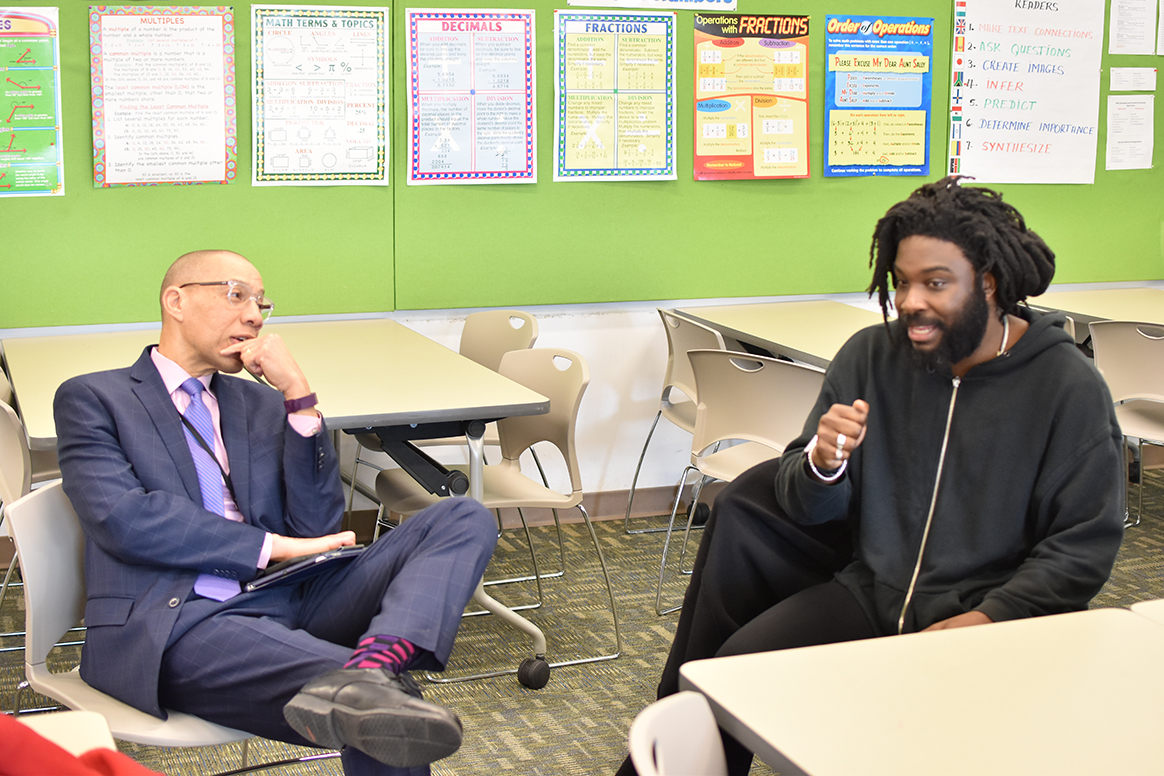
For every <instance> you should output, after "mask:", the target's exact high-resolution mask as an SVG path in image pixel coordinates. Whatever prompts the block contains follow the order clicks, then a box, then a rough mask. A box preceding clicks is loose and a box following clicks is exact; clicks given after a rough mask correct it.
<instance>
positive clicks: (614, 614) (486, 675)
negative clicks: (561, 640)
mask: <svg viewBox="0 0 1164 776" xmlns="http://www.w3.org/2000/svg"><path fill="white" fill-rule="evenodd" d="M578 511H579V512H581V513H582V520H583V522H584V523H585V524H586V530H587V531H588V532H589V533H590V540H591V542H593V543H594V552H595V553H596V554H597V555H598V565H599V567H600V568H601V569H602V578H603V580H604V581H605V583H606V595H607V599H608V600H609V602H610V614H611V619H612V622H613V624H614V652H610V653H607V654H604V655H594V656H591V657H583V658H575V659H573V660H561V661H558V662H555V663H546V662H545V659H544V658H545V655H544V654H542V655H536V657H535V658H533V659H531V658H527V659H526V660H525V661H523V663H522V666H525V664H526V663H528V662H530V661H531V660H534V659H536V660H540V661H541V662H542V663H543V664H544V666H546V667H549V668H562V667H565V666H575V665H582V664H584V663H599V662H604V661H607V660H614V659H616V658H618V657H620V656H621V655H622V627H621V625H620V624H619V619H618V606H617V604H616V603H615V600H614V587H613V586H612V585H611V582H610V570H609V569H608V568H607V566H606V556H604V555H603V554H602V545H601V544H600V543H599V541H598V534H597V533H596V532H595V531H594V524H593V523H592V522H591V521H590V515H589V514H587V512H586V509H585V508H584V507H583V506H582V505H581V504H579V505H578ZM509 674H517V675H518V678H519V680H520V681H522V684H524V685H525V686H526V687H530V688H531V689H541V688H542V687H544V686H545V681H543V682H541V683H540V684H536V685H531V684H527V683H526V681H525V680H524V679H522V678H521V677H522V668H510V669H502V670H499V671H486V672H482V673H477V674H472V675H469V676H438V675H435V674H425V679H427V680H428V681H430V682H432V683H434V684H454V683H457V682H468V681H471V680H475V679H490V678H493V677H497V676H507V675H509ZM547 676H548V675H547ZM547 681H548V679H547Z"/></svg>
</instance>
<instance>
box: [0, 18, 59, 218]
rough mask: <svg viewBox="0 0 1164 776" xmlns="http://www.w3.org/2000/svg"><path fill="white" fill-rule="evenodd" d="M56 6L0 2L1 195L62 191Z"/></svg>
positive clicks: (43, 194) (32, 195) (49, 194)
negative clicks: (2, 4)
mask: <svg viewBox="0 0 1164 776" xmlns="http://www.w3.org/2000/svg"><path fill="white" fill-rule="evenodd" d="M57 29H58V25H57V9H56V8H0V77H3V84H2V87H0V88H2V91H0V94H3V95H4V103H3V105H2V106H0V118H2V119H3V121H0V196H13V197H36V196H52V195H57V196H60V195H62V194H64V193H65V175H64V146H62V145H61V68H60V61H61V58H60V48H59V46H58V37H57Z"/></svg>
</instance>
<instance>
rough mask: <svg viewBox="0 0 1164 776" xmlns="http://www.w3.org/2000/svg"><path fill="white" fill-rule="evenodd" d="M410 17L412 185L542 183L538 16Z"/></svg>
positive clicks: (432, 13)
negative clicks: (538, 167) (538, 144)
mask: <svg viewBox="0 0 1164 776" xmlns="http://www.w3.org/2000/svg"><path fill="white" fill-rule="evenodd" d="M405 15H406V18H407V23H408V82H409V100H408V127H409V146H410V147H409V163H408V182H409V184H441V183H535V182H537V170H536V166H535V163H536V155H537V153H536V152H537V148H536V132H535V124H534V116H535V105H534V86H535V84H534V64H533V51H534V12H533V11H532V10H524V11H509V10H455V9H431V10H425V9H413V8H410V9H408V10H407V11H406V14H405Z"/></svg>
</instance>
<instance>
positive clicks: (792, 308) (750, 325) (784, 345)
mask: <svg viewBox="0 0 1164 776" xmlns="http://www.w3.org/2000/svg"><path fill="white" fill-rule="evenodd" d="M677 312H679V313H682V314H683V315H685V316H687V317H688V318H691V319H693V320H696V321H699V322H700V323H703V324H706V325H708V326H710V327H712V328H713V329H717V330H718V331H720V332H721V333H722V334H724V335H725V336H728V337H731V338H733V339H736V340H739V341H740V342H746V343H748V344H749V345H755V346H756V347H759V348H762V349H764V350H767V351H768V352H770V353H772V354H774V355H781V356H787V357H788V358H791V359H794V360H796V361H801V362H804V363H806V364H812V365H813V366H819V367H827V366H828V365H829V362H830V361H832V360H833V357H834V356H836V354H837V351H838V350H840V349H841V345H844V344H845V342H846V341H848V339H849V337H852V336H853V335H854V334H856V333H857V332H858V331H860V330H861V329H864V328H865V327H867V326H873V325H876V324H879V323H883V322H884V319H883V318H882V317H881V314H880V313H875V312H873V311H871V310H865V309H862V308H860V307H853V306H852V305H848V304H843V303H841V302H834V301H831V300H825V299H822V300H818V301H808V302H766V303H760V304H736V305H720V306H714V307H684V308H683V309H681V310H678V311H677Z"/></svg>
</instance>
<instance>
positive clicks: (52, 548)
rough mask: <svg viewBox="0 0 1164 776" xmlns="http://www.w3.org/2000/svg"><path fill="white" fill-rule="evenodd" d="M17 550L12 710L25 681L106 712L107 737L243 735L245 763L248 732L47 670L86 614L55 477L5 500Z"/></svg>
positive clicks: (81, 707) (219, 739)
mask: <svg viewBox="0 0 1164 776" xmlns="http://www.w3.org/2000/svg"><path fill="white" fill-rule="evenodd" d="M7 511H8V519H9V520H10V521H11V530H12V535H13V537H14V538H15V539H16V552H17V554H18V556H19V557H20V567H21V573H22V575H23V576H24V609H25V625H26V629H27V631H28V636H27V638H26V639H25V650H24V675H25V681H24V682H21V683H20V685H19V687H18V688H17V690H16V702H15V704H14V709H15V714H17V715H19V714H20V711H21V703H22V696H23V693H24V690H26V689H28V688H32V689H33V690H35V691H36V692H38V693H41V694H42V695H47V696H48V697H50V698H52V699H54V700H56V701H59V702H60V703H63V704H64V705H65V706H67V707H68V708H70V709H75V710H78V711H94V712H97V713H98V714H100V715H101V716H103V717H105V719H106V721H107V722H108V723H109V729H110V731H112V734H113V736H114V738H119V739H121V740H123V741H132V742H134V743H138V744H147V745H151V746H166V747H174V746H182V747H186V746H212V745H218V744H229V743H232V742H235V741H241V742H243V746H242V764H243V767H244V768H245V767H247V762H246V761H247V745H246V742H247V741H248V740H249V739H251V738H253V736H252V735H251V734H250V733H244V732H243V731H241V730H234V729H233V728H228V727H224V726H222V725H216V724H214V723H213V722H208V721H207V720H204V719H201V718H199V717H195V716H192V715H190V714H183V713H181V712H177V711H169V712H168V715H169V716H168V717H167V719H164V720H161V719H158V718H157V717H154V716H152V715H150V714H146V713H145V712H144V711H139V710H137V709H135V708H133V707H132V706H129V705H127V704H125V703H122V702H121V701H119V700H117V699H115V698H113V697H111V696H109V695H106V694H105V693H103V692H100V691H98V690H95V689H93V688H92V687H90V686H89V685H88V684H86V683H85V681H84V680H83V679H82V678H81V675H80V672H79V670H78V669H77V668H73V669H72V670H71V671H66V672H63V673H53V672H51V671H50V670H49V668H48V665H47V658H48V654H49V651H50V650H51V649H52V648H53V646H54V645H56V643H57V641H59V640H60V638H61V636H63V635H64V634H65V632H66V631H68V630H69V629H70V628H72V627H73V626H74V625H76V624H77V623H79V622H80V621H81V619H82V618H83V617H84V615H85V575H84V553H85V538H84V534H83V533H82V530H81V523H80V521H79V520H78V519H77V514H76V512H74V511H73V505H72V504H71V503H70V502H69V499H68V497H67V496H66V495H65V492H64V489H63V488H62V487H61V483H60V482H59V481H58V482H54V483H51V484H49V485H46V486H44V487H43V488H39V489H37V490H34V491H32V492H31V493H29V494H28V495H26V496H24V497H23V498H21V499H19V500H17V501H16V502H14V503H13V504H11V505H10V506H9V507H8V510H7ZM338 756H339V753H338V752H326V753H321V754H320V755H310V756H308V757H306V758H297V759H294V760H282V761H279V762H275V763H269V764H264V765H263V766H262V767H263V768H267V767H273V766H275V765H284V764H288V763H292V762H306V761H309V760H315V759H321V758H324V757H338Z"/></svg>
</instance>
